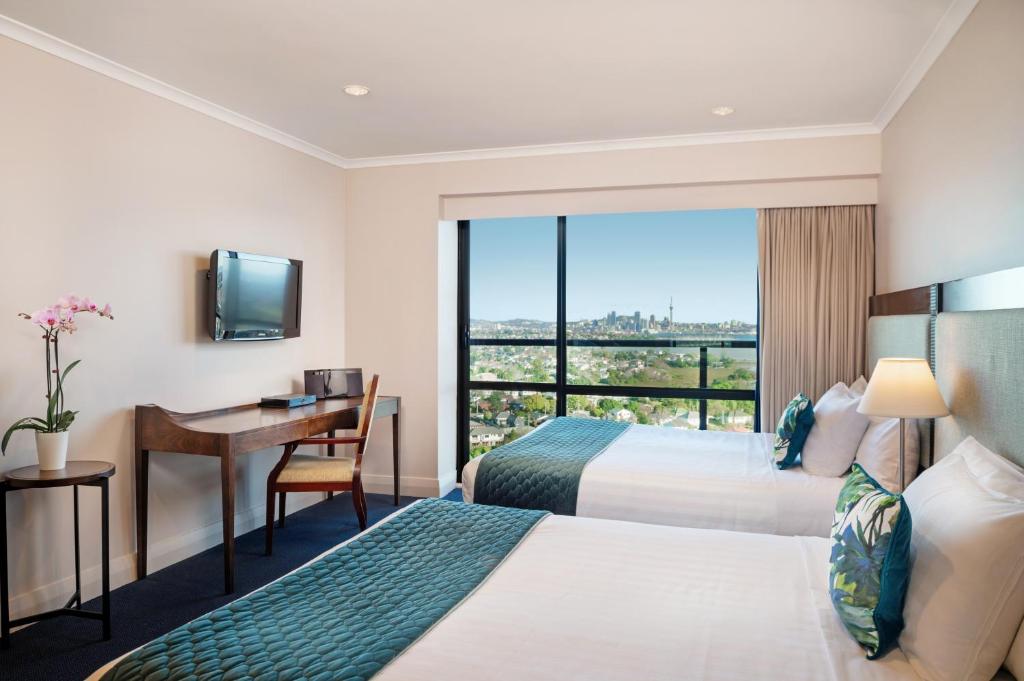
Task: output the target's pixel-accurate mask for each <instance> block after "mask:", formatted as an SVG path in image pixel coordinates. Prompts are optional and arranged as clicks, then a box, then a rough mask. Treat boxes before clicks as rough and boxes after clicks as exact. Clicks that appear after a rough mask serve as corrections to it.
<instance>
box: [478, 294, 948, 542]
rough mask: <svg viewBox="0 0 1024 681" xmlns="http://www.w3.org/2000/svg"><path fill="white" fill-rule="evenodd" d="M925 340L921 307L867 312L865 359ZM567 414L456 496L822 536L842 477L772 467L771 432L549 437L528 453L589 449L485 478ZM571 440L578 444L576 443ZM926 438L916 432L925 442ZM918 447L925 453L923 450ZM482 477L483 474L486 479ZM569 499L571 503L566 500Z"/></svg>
mask: <svg viewBox="0 0 1024 681" xmlns="http://www.w3.org/2000/svg"><path fill="white" fill-rule="evenodd" d="M930 344H931V326H930V318H929V316H928V315H919V314H915V315H899V316H887V317H886V316H882V317H873V318H871V319H870V320H869V322H868V337H867V360H868V366H869V367H871V366H874V362H875V361H876V360H877V359H878V358H880V357H888V356H900V357H921V358H924V357H928V356H929V351H930ZM571 421H586V419H572V418H568V419H566V418H561V419H553V420H552V421H548V422H547V423H546V424H544V425H542V426H541V427H539V428H537V429H535V430H534V431H532V432H531V433H529V434H528V435H526V436H525V437H523V438H520V439H519V440H517V441H515V442H513V443H511V445H507V446H506V447H504V448H498V449H496V450H493V451H492V452H489V453H488V454H485V455H483V456H481V457H477V458H476V459H473V460H471V461H469V462H468V463H467V464H466V465H465V466H464V467H463V469H462V495H463V499H464V500H465V501H467V502H471V503H489V504H499V505H506V506H516V507H521V508H542V509H546V510H551V511H554V512H556V513H562V514H566V515H578V516H583V517H593V518H608V519H615V520H631V521H636V522H644V523H653V524H663V525H675V526H679V527H694V528H710V529H725V530H737V531H744V532H758V533H768V534H779V535H805V536H818V537H825V536H828V532H829V528H830V526H831V522H832V509H833V507H834V505H835V500H836V495H837V494H838V492H839V489H840V488H841V487H842V485H843V478H838V477H823V476H815V475H810V474H808V473H807V472H805V471H804V470H803V469H802V468H801V467H800V466H795V467H793V468H789V469H786V470H779V469H778V467H777V466H776V465H775V464H774V462H773V457H772V438H773V436H772V435H771V434H768V433H727V432H711V431H684V430H677V429H672V428H661V427H657V426H643V425H632V426H629V427H628V428H626V429H625V430H624V432H621V433H619V434H614V433H612V434H611V435H607V436H600V435H599V436H598V437H596V438H589V439H588V437H587V436H583V437H572V436H570V437H566V438H561V440H562V442H567V443H569V444H568V445H560V444H558V441H559V439H558V438H549V439H551V440H552V442H553V444H554V447H553V448H552V447H548V448H545V447H537V446H534V447H533V449H534V450H537V451H532V452H528V456H534V455H538V454H539V455H541V456H543V455H544V454H545V453H546V451H547V450H550V449H554V450H555V451H559V452H564V451H567V450H574V449H579V450H580V451H581V452H582V450H583V448H584V447H585V446H590V447H591V450H590V452H591V454H593V455H594V456H593V458H590V459H589V460H588V461H585V462H584V463H582V464H581V465H577V466H575V467H572V466H563V465H562V464H561V463H560V462H559V461H552V462H551V463H550V464H545V465H541V464H539V463H538V464H537V465H535V466H534V467H533V470H532V471H528V472H523V471H518V470H512V471H511V472H509V471H508V470H507V469H506V470H504V471H503V472H502V474H501V476H497V475H494V478H498V480H497V481H492V479H491V478H488V476H491V475H492V472H491V471H493V470H495V469H497V466H496V465H495V464H494V463H493V462H488V461H487V457H488V456H492V455H493V454H494V453H495V452H500V451H502V450H503V449H504V451H506V452H507V451H508V448H509V447H521V444H520V443H523V442H524V441H525V442H526V443H529V442H530V441H531V440H534V441H536V440H537V439H538V438H545V437H547V434H546V432H545V431H547V430H548V429H550V428H552V427H553V426H555V427H562V426H563V425H564V424H565V423H567V422H571ZM604 423H605V424H607V423H608V422H604ZM611 425H614V424H611ZM601 428H604V429H607V428H610V426H609V425H606V426H602V427H601ZM602 437H603V438H604V439H603V440H602ZM577 441H582V442H584V443H585V445H584V446H578V445H577V444H576V442H577ZM929 441H930V438H929V437H928V436H927V433H926V432H925V433H922V437H921V445H922V448H926V445H927V443H928V442H929ZM526 449H527V450H529V449H530V447H526ZM520 452H521V453H519V454H517V456H518V457H519V458H520V459H522V458H523V453H522V449H520ZM923 453H924V455H925V456H924V457H922V458H926V456H927V451H926V450H925V451H924V452H923ZM502 456H505V455H504V454H502ZM583 459H586V457H585V456H584V457H583ZM577 463H579V462H577ZM506 465H508V462H506V463H505V464H503V466H506ZM515 465H516V466H520V465H521V464H520V463H515ZM482 467H490V469H491V470H486V468H485V470H484V471H483V473H484V474H483V475H481V468H482ZM524 467H525V466H524ZM481 478H488V481H487V483H486V484H484V485H483V486H481ZM510 481H511V482H510ZM545 486H547V487H549V488H551V489H549V490H548V491H547V493H546V495H542V494H539V493H538V494H534V493H532V492H533V490H534V489H540V488H544V487H545ZM481 492H483V493H482V494H481ZM570 497H571V502H572V503H566V499H567V498H570Z"/></svg>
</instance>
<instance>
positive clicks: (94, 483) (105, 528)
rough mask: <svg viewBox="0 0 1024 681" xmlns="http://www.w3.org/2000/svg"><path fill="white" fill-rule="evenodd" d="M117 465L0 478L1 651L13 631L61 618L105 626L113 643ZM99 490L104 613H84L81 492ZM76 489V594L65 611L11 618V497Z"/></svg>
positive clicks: (80, 464)
mask: <svg viewBox="0 0 1024 681" xmlns="http://www.w3.org/2000/svg"><path fill="white" fill-rule="evenodd" d="M114 472H115V469H114V464H112V463H108V462H106V461H68V463H67V466H66V467H64V468H62V469H61V470H59V471H44V470H40V468H39V466H26V467H25V468H18V469H16V470H13V471H9V472H7V473H4V474H3V475H2V476H0V647H3V648H9V647H10V645H11V627H18V626H21V625H23V624H30V623H32V622H38V621H40V620H44V619H50V618H51V617H57V616H60V615H71V616H73V617H84V618H86V619H93V620H101V621H102V622H103V640H105V641H108V640H110V489H109V485H108V482H109V480H110V477H111V476H112V475H114ZM83 485H84V486H87V487H99V488H100V496H101V508H102V511H101V514H102V520H101V523H100V527H101V530H100V542H101V553H102V556H103V597H102V604H103V605H102V608H101V610H100V612H95V611H92V610H83V609H82V554H81V551H80V549H79V530H78V488H79V486H83ZM46 487H73V488H74V490H75V593H74V594H73V595H72V596H71V598H70V599H69V600H68V602H67V603H66V604H65V605H64V607H63V608H58V609H56V610H50V611H48V612H43V613H39V614H37V615H29V616H28V617H21V618H19V619H16V620H11V618H10V610H9V608H10V604H9V602H8V585H7V577H8V576H7V493H8V492H14V491H17V490H22V489H41V488H46Z"/></svg>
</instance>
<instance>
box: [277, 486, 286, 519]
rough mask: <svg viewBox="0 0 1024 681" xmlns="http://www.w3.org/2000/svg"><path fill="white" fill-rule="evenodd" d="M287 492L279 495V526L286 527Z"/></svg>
mask: <svg viewBox="0 0 1024 681" xmlns="http://www.w3.org/2000/svg"><path fill="white" fill-rule="evenodd" d="M285 494H287V493H286V492H281V493H279V494H278V497H277V526H278V527H284V498H285Z"/></svg>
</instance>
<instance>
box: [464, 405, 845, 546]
mask: <svg viewBox="0 0 1024 681" xmlns="http://www.w3.org/2000/svg"><path fill="white" fill-rule="evenodd" d="M550 423H553V422H550V421H549V422H548V424H550ZM548 424H544V425H543V426H541V427H540V428H538V429H537V430H535V431H533V432H532V433H530V434H529V435H527V436H526V438H530V437H536V436H543V434H544V432H543V431H544V428H545V427H546V426H548ZM772 437H773V436H772V435H771V434H767V433H727V432H711V431H685V430H677V429H673V428H659V427H657V426H643V425H634V426H630V427H629V429H628V430H626V431H625V432H623V433H622V434H621V435H620V436H619V437H618V438H616V439H615V440H614V441H613V442H611V444H609V445H608V447H607V449H605V450H604V451H603V452H601V453H600V454H598V455H597V456H596V457H595V458H594V459H592V460H591V461H590V462H589V463H588V464H587V465H586V467H585V468H584V469H583V473H582V475H581V476H580V480H579V491H578V494H577V499H576V509H575V515H578V516H583V517H590V518H607V519H612V520H631V521H636V522H644V523H654V524H659V525H676V526H680V527H696V528H711V529H724V530H738V531H745V532H761V533H768V534H781V535H808V536H818V537H825V536H828V531H829V527H830V526H831V524H832V509H833V508H834V507H835V503H836V495H837V494H838V493H839V489H840V488H841V487H842V485H843V479H842V478H825V477H819V476H814V475H809V474H807V473H805V472H804V471H803V470H802V469H801V468H800V467H799V466H796V467H794V468H789V469H786V470H779V469H778V468H777V467H776V466H775V463H774V460H773V457H772ZM486 456H487V455H486V454H485V455H484V456H482V457H477V458H476V459H473V460H472V461H470V462H469V463H468V464H467V465H466V466H465V467H464V468H463V469H462V496H463V499H464V500H465V501H467V502H472V501H473V496H474V495H473V492H474V487H475V485H476V480H477V473H478V470H479V467H480V464H481V463H482V462H483V460H484V458H485V457H486Z"/></svg>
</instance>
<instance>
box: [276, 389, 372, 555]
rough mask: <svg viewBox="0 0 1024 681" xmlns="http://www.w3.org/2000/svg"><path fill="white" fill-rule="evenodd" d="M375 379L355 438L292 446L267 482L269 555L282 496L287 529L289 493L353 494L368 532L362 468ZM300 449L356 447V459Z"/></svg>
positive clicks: (314, 440) (312, 439) (319, 439)
mask: <svg viewBox="0 0 1024 681" xmlns="http://www.w3.org/2000/svg"><path fill="white" fill-rule="evenodd" d="M379 380H380V376H379V375H376V374H375V375H374V377H373V379H372V380H371V381H370V385H369V387H368V388H367V389H366V394H365V395H364V396H363V406H362V409H360V410H359V424H358V426H357V427H356V433H357V434H356V435H355V436H354V437H310V438H305V439H302V440H296V441H295V442H289V443H288V444H287V445H285V447H284V456H282V457H281V460H280V461H278V462H277V465H276V466H274V470H272V471H270V476H269V477H268V478H267V555H268V556H269V555H271V552H272V551H273V547H274V494H275V493H276V494H278V495H279V497H278V499H279V503H278V508H279V511H278V527H284V501H285V494H286V493H288V492H349V491H351V492H352V505H353V506H355V509H356V516H357V517H358V518H359V529H361V530H365V529H366V497H365V496H363V483H362V482H361V480H360V467H361V466H362V463H363V454H364V453H365V452H366V441H367V438H369V436H370V426H371V424H373V410H374V409H375V408H376V406H377V383H378V382H379ZM299 445H355V446H356V455H355V458H351V457H347V456H339V457H333V456H326V457H325V456H320V455H318V454H296V453H295V449H296V448H297V447H298V446H299Z"/></svg>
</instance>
